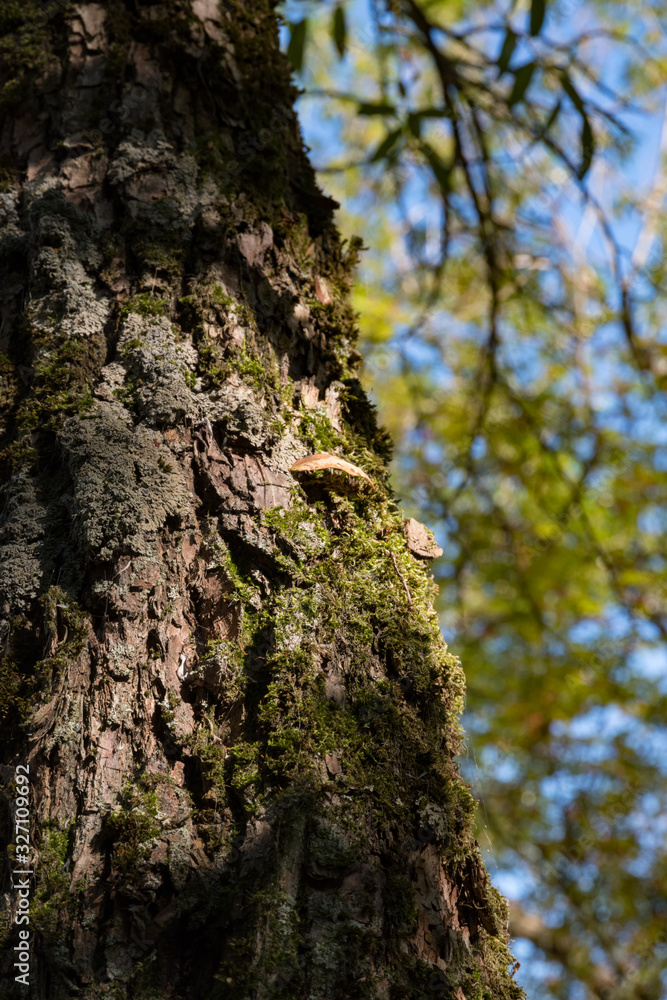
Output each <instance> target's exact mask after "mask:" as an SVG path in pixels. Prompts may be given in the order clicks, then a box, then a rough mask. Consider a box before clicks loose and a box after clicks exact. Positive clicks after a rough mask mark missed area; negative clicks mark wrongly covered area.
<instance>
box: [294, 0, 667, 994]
mask: <svg viewBox="0 0 667 1000" xmlns="http://www.w3.org/2000/svg"><path fill="white" fill-rule="evenodd" d="M666 13H667V11H666V9H665V4H664V0H653V2H652V3H649V4H646V5H644V4H642V3H641V2H638V0H606V2H605V3H595V2H594V0H586V2H585V3H584V2H578V0H551V2H550V3H549V5H546V3H545V0H531V3H530V4H529V5H526V4H524V3H512V4H511V5H509V6H508V5H507V4H501V3H493V2H492V3H485V2H483V3H481V4H473V3H471V2H470V0H445V2H441V0H430V2H429V0H420V2H413V0H405V2H386V3H381V2H380V0H377V2H372V0H371V2H369V3H368V4H367V3H366V2H365V0H346V2H326V3H322V2H319V3H313V2H308V0H300V2H296V0H294V2H288V3H287V5H286V8H285V18H286V31H285V40H286V44H287V46H288V54H289V56H290V58H291V60H292V63H293V65H294V66H295V69H296V70H297V73H298V77H297V78H298V79H299V81H300V83H301V84H302V86H304V87H305V96H304V97H303V98H302V107H301V112H300V113H301V118H302V122H303V123H304V131H305V135H306V139H307V141H308V143H309V145H310V146H311V147H312V149H313V154H312V155H313V158H314V160H315V162H316V163H317V164H318V165H319V166H320V167H321V177H322V183H323V185H324V186H325V187H326V189H327V191H328V192H329V193H331V194H332V195H334V196H335V197H336V198H338V200H339V201H340V202H341V204H342V209H341V212H340V219H339V221H340V224H341V227H342V229H343V231H344V232H346V233H347V234H348V235H351V234H352V233H357V234H360V235H361V236H362V237H363V239H364V241H365V242H366V243H367V244H368V246H369V248H370V249H369V250H368V252H367V253H366V254H365V257H364V261H363V264H362V268H361V271H360V276H359V282H358V284H357V288H356V291H355V306H356V308H357V310H358V312H359V314H360V325H361V332H362V338H363V346H364V353H365V357H366V360H367V364H366V373H367V374H366V379H367V382H368V385H369V388H371V389H372V391H373V392H374V394H375V397H376V399H377V401H378V403H379V405H380V407H381V412H382V416H383V419H384V422H385V424H387V425H388V426H389V428H390V430H391V432H392V434H393V436H394V439H395V441H396V443H397V445H398V458H397V461H396V464H395V483H396V488H397V492H398V493H399V495H401V497H402V498H404V499H405V498H406V497H407V498H409V499H410V501H411V503H412V504H413V507H414V512H415V513H417V514H418V516H420V517H421V518H422V519H424V520H426V521H427V523H428V524H429V525H430V526H432V527H434V529H435V530H436V534H437V535H438V538H439V541H440V543H441V544H442V545H443V546H444V549H445V555H444V557H443V558H442V559H441V560H439V562H438V563H437V564H436V567H435V572H436V576H437V577H438V580H439V583H440V591H441V598H440V600H441V610H442V622H443V628H444V630H445V634H446V636H447V637H448V639H449V641H450V645H451V648H452V649H453V651H455V652H456V653H458V654H459V655H460V656H461V658H462V660H463V663H464V667H465V671H466V675H467V678H468V714H467V718H466V720H465V724H466V727H467V730H468V732H469V735H470V744H471V760H470V762H469V765H470V767H469V773H470V775H471V780H472V778H473V777H474V779H475V783H474V790H475V791H476V794H477V795H478V797H479V798H480V800H481V809H480V840H481V842H482V846H483V847H485V848H487V849H488V850H489V851H490V852H491V855H490V857H491V867H492V871H493V866H494V863H495V865H496V866H497V869H498V870H497V873H496V879H497V881H498V883H499V884H500V886H501V888H503V889H504V890H505V892H506V893H507V894H508V895H509V896H510V897H511V898H512V899H513V900H514V905H513V932H514V933H515V934H516V935H517V936H518V937H519V938H520V939H523V940H519V942H518V948H517V953H519V954H520V957H522V958H524V969H523V970H522V973H523V984H524V986H525V987H526V988H527V990H528V992H529V995H531V996H532V997H533V998H537V997H540V998H541V997H545V996H548V995H549V996H554V997H558V998H563V1000H565V998H567V1000H578V998H584V997H595V998H600V1000H659V998H660V997H661V996H664V995H666V990H667V980H666V979H665V969H666V968H667V902H666V897H667V852H666V845H665V840H666V833H667V825H666V821H665V815H666V810H665V806H666V805H667V781H666V772H667V732H666V730H665V708H666V706H667V698H666V695H667V683H666V680H665V678H666V674H667V671H665V664H666V663H667V657H666V656H665V638H666V637H667V558H666V554H665V552H664V543H663V536H664V530H665V526H666V524H667V476H666V472H667V430H666V429H665V410H666V405H665V388H666V387H667V325H666V322H665V303H666V302H667V298H666V296H665V292H666V291H667V287H666V285H667V276H666V275H665V267H664V258H663V247H664V238H665V235H666V233H665V230H666V225H665V216H664V213H663V212H662V207H663V201H664V196H665V193H666V191H667V178H666V175H665V173H664V172H663V167H665V164H664V163H663V159H664V156H663V154H665V153H667V124H666V123H667V115H666V112H665V107H666V106H665V90H666V88H665V84H664V81H665V80H666V79H667V39H666V36H665V34H664V32H663V30H662V28H661V24H666V23H667V20H666ZM661 130H662V132H661ZM661 134H662V144H661V145H660V143H659V141H658V140H659V138H660V135H661ZM659 145H660V148H658V147H659ZM477 764H479V768H477V766H476V765H477ZM522 973H520V974H519V979H520V980H521V978H522Z"/></svg>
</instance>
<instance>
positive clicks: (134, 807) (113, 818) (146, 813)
mask: <svg viewBox="0 0 667 1000" xmlns="http://www.w3.org/2000/svg"><path fill="white" fill-rule="evenodd" d="M157 814H158V805H157V793H156V791H155V787H154V783H151V781H150V779H149V778H148V777H147V776H142V777H140V778H139V779H138V781H137V782H136V783H135V784H132V782H127V784H126V785H125V786H124V787H123V790H122V792H121V804H120V808H119V809H116V810H114V811H113V812H111V813H110V814H109V816H108V817H107V821H106V824H105V829H106V831H107V833H108V835H109V836H110V838H111V841H112V843H113V850H112V856H111V863H112V877H114V878H115V879H116V880H118V881H121V882H126V881H127V882H130V883H131V882H132V881H134V880H135V879H136V878H137V877H140V867H141V862H142V861H146V860H147V859H148V857H149V856H150V853H151V840H152V839H153V838H154V837H156V836H157V835H158V834H159V832H160V825H159V823H158V821H157Z"/></svg>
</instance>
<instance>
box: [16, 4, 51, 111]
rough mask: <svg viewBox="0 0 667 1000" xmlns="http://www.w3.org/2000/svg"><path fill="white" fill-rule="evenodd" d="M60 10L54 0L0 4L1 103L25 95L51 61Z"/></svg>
mask: <svg viewBox="0 0 667 1000" xmlns="http://www.w3.org/2000/svg"><path fill="white" fill-rule="evenodd" d="M63 13H64V11H63V5H62V4H59V3H56V2H55V0H54V2H52V3H50V4H48V5H47V6H43V5H42V4H40V3H38V2H36V0H26V2H24V3H23V2H20V0H5V2H3V3H2V4H1V5H0V60H1V61H2V66H3V69H2V76H1V78H0V80H1V86H0V107H4V108H7V107H8V106H11V105H13V104H17V103H18V102H19V101H21V100H23V99H25V93H26V90H27V89H29V88H30V87H31V86H33V85H34V81H35V80H36V79H38V78H39V77H40V76H41V75H43V74H44V72H45V71H46V70H47V68H48V67H49V66H50V65H52V64H53V61H54V60H53V54H52V45H53V40H54V35H55V36H56V37H57V34H58V33H59V31H60V29H62V26H63Z"/></svg>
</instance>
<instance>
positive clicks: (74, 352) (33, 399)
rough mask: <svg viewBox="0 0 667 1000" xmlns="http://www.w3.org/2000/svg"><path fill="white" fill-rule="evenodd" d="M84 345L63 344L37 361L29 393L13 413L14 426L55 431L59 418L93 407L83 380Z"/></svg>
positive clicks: (86, 383)
mask: <svg viewBox="0 0 667 1000" xmlns="http://www.w3.org/2000/svg"><path fill="white" fill-rule="evenodd" d="M87 355H88V350H87V347H86V345H85V344H82V343H80V342H79V341H75V340H65V341H61V342H60V343H59V344H57V345H56V346H55V347H54V348H53V350H51V351H49V352H48V353H46V354H45V355H44V356H42V357H41V358H40V360H39V361H38V362H37V364H36V365H35V378H34V381H33V383H32V386H31V389H30V393H29V394H28V396H27V397H26V398H25V399H24V400H23V401H22V403H21V404H20V406H19V408H18V412H17V417H16V420H17V424H18V425H19V427H24V428H27V429H29V430H35V429H37V428H55V427H57V426H58V424H59V423H60V420H61V419H62V417H66V416H72V415H74V414H85V413H88V412H90V410H91V409H92V407H93V396H92V393H91V391H90V386H89V384H88V378H87V368H86V364H85V361H86V358H87Z"/></svg>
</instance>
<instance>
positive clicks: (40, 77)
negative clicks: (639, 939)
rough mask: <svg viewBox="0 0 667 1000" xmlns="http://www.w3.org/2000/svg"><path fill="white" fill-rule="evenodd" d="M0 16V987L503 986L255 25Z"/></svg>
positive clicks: (339, 991)
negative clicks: (22, 961)
mask: <svg viewBox="0 0 667 1000" xmlns="http://www.w3.org/2000/svg"><path fill="white" fill-rule="evenodd" d="M0 29H2V35H3V38H4V41H3V53H4V59H3V65H2V75H1V76H0V82H1V83H2V93H1V98H0V99H1V101H2V110H3V121H2V131H1V133H0V155H1V157H2V160H1V163H2V192H1V194H0V213H1V218H2V234H1V237H0V255H1V257H2V281H1V286H0V295H1V304H2V332H1V335H0V336H1V338H2V342H1V344H0V350H2V352H3V353H2V378H3V390H2V397H1V401H2V421H3V423H2V428H1V431H2V435H3V437H2V444H1V449H2V453H1V457H2V466H3V487H2V489H3V498H2V525H1V528H0V545H1V548H2V555H1V569H0V592H1V597H0V600H1V615H2V668H1V673H0V689H1V693H2V700H1V705H0V712H1V713H2V744H3V746H2V750H3V753H2V760H3V767H2V781H3V785H2V789H3V794H2V798H3V805H2V822H1V830H0V832H1V833H2V836H3V839H4V841H5V843H6V845H7V859H8V861H7V864H6V865H5V868H4V871H3V879H2V883H3V884H2V889H3V893H4V897H3V898H4V901H5V911H4V916H5V925H4V929H3V931H2V940H3V959H2V961H3V968H2V973H3V977H4V983H5V985H4V986H2V987H0V994H1V995H2V996H3V997H14V996H20V997H26V996H29V997H31V998H33V997H34V998H37V997H39V998H49V1000H51V998H61V997H81V998H90V1000H93V998H99V997H105V996H109V997H114V998H128V1000H130V998H132V1000H140V998H141V1000H148V998H153V1000H156V998H160V1000H162V998H165V1000H166V998H182V1000H186V998H187V1000H190V998H193V1000H194V998H208V997H211V998H213V997H215V998H226V997H234V998H239V997H244V998H246V997H247V998H256V1000H260V998H268V997H271V998H279V997H285V998H287V997H289V998H301V997H303V998H306V997H307V998H312V1000H320V998H321V1000H325V998H326V1000H338V998H341V1000H342V998H347V997H349V998H356V997H359V998H362V997H363V998H375V997H377V998H381V997H391V998H393V1000H400V998H413V997H414V998H417V997H428V998H431V997H439V998H450V997H451V998H456V1000H462V998H465V1000H475V998H482V997H492V998H494V1000H495V998H509V997H520V996H521V995H522V994H521V991H520V989H519V988H518V987H517V986H516V985H515V984H514V982H513V980H512V978H511V976H510V974H509V973H508V963H509V962H511V956H510V955H509V953H508V951H507V947H506V940H507V934H506V921H507V914H506V908H505V904H504V902H503V901H502V899H501V898H500V897H499V896H498V894H497V893H496V892H495V890H493V888H492V887H491V886H490V885H489V882H488V879H487V875H486V873H485V871H484V868H483V866H482V863H481V861H480V858H479V853H478V850H477V845H476V843H475V842H474V839H473V835H472V832H471V824H472V815H473V800H472V798H471V796H470V792H469V790H468V789H467V788H466V787H465V785H464V784H463V783H462V782H461V780H460V778H459V776H458V773H457V770H456V765H455V761H454V755H455V753H456V751H457V748H458V747H459V742H460V732H459V729H458V725H457V713H458V712H459V711H460V708H461V703H462V694H463V677H462V673H461V669H460V666H459V664H458V661H457V660H456V659H455V658H454V657H452V656H450V655H449V654H448V653H447V652H446V649H445V646H444V643H443V641H442V638H441V635H440V632H439V628H438V621H437V617H436V615H435V612H434V610H433V607H432V603H431V597H432V592H431V591H432V582H431V581H430V578H429V577H428V574H427V573H426V570H425V563H424V561H423V560H422V559H421V558H420V557H419V556H417V555H415V554H414V553H413V552H412V551H411V550H410V548H409V547H408V545H409V541H410V540H409V536H408V537H407V538H406V535H405V533H404V530H403V521H402V517H401V514H400V512H399V510H398V509H397V507H396V505H395V503H394V501H393V499H392V497H391V493H390V491H389V488H388V486H387V478H386V471H385V464H386V461H387V458H388V445H387V441H386V438H385V436H384V434H383V433H382V431H381V430H380V429H378V427H377V425H376V422H375V417H374V413H373V408H372V406H371V405H370V404H369V402H368V400H367V399H366V397H365V396H364V394H363V392H362V390H361V388H360V385H359V382H358V379H357V375H356V366H357V363H358V358H359V356H358V354H357V353H356V352H355V350H354V346H353V345H354V338H355V328H354V316H353V314H352V312H351V309H350V306H349V304H348V299H347V290H348V286H349V282H350V278H351V273H352V271H353V268H354V264H355V261H356V257H357V255H358V251H359V245H358V244H356V243H354V242H353V243H352V244H351V245H349V246H344V245H343V244H342V243H341V240H340V238H339V236H338V234H337V232H336V228H335V226H334V224H333V221H332V218H333V208H334V204H333V203H332V202H331V200H330V199H328V198H326V197H325V196H324V195H322V193H321V192H320V191H319V190H318V188H317V187H316V184H315V181H314V175H313V172H312V169H311V167H310V166H309V164H308V160H307V157H306V155H305V153H304V150H303V146H302V141H301V138H300V134H299V129H298V125H297V122H296V119H295V115H294V111H293V103H294V98H295V90H294V88H293V87H292V85H291V82H290V77H289V70H288V67H287V65H286V62H285V60H284V59H283V57H282V55H281V54H280V51H279V48H278V34H277V22H276V16H275V12H274V10H273V4H272V3H270V2H268V0H244V2H227V3H224V4H220V5H218V4H217V3H216V2H215V0H167V2H165V3H163V4H159V5H158V4H153V3H150V2H149V3H141V2H139V0H136V2H134V3H132V2H129V0H126V2H122V0H115V2H109V3H107V4H98V3H91V4H74V5H71V4H67V3H66V2H65V0H53V2H51V3H43V4H41V5H40V4H38V3H36V2H33V0H24V2H23V3H18V2H17V3H5V4H2V11H1V12H0ZM316 452H328V453H335V454H336V455H339V456H342V457H344V458H346V459H347V460H348V461H351V462H353V463H355V464H357V465H359V466H361V467H362V468H363V470H364V471H365V472H366V473H367V475H368V476H369V477H370V480H371V482H367V481H366V480H365V479H363V478H361V477H359V476H354V475H351V474H349V473H347V472H344V471H340V470H336V469H331V470H324V471H320V472H316V473H303V474H299V473H294V474H291V473H290V471H289V470H290V468H291V466H292V465H293V464H294V462H295V461H296V460H298V459H300V458H302V457H304V456H305V455H308V454H312V453H316ZM17 768H22V769H23V770H17ZM19 775H23V777H19ZM26 777H27V778H28V781H27V782H26V780H25V778H26ZM26 798H27V799H28V802H29V812H30V847H29V851H27V850H25V851H24V850H23V849H22V848H21V849H19V844H21V845H23V843H24V841H22V840H20V839H19V838H18V837H17V835H16V834H17V829H18V826H17V817H18V818H20V817H21V816H23V812H22V810H23V808H24V807H23V805H20V806H18V807H17V802H18V801H19V799H20V801H21V803H23V802H24V800H25V799H26ZM26 865H28V866H29V869H30V871H31V872H32V874H30V876H29V883H30V893H29V924H28V925H27V926H28V927H29V932H30V938H29V952H30V957H29V966H30V972H29V986H25V985H23V984H22V983H20V982H18V983H17V982H16V980H15V976H16V969H15V968H14V962H15V960H16V955H15V952H16V946H17V945H18V944H19V938H18V932H19V929H20V927H21V925H20V924H17V923H16V922H15V919H16V918H17V917H18V916H20V914H22V913H23V912H25V904H23V903H20V895H19V892H18V888H17V879H20V878H21V876H17V875H16V874H13V873H15V872H16V871H17V870H21V871H22V870H23V869H25V868H26ZM23 926H26V925H25V924H24V925H23Z"/></svg>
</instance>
